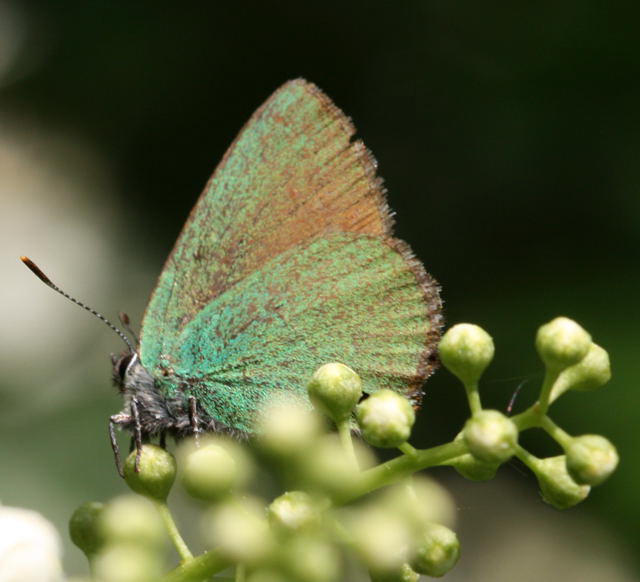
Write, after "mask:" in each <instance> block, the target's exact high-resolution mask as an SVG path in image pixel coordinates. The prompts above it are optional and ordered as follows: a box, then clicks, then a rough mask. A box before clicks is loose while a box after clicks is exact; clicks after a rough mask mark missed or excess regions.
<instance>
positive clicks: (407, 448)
mask: <svg viewBox="0 0 640 582" xmlns="http://www.w3.org/2000/svg"><path fill="white" fill-rule="evenodd" d="M398 449H399V450H400V451H402V452H403V453H404V454H405V455H409V456H410V457H413V455H415V454H416V453H417V452H418V449H416V448H415V447H414V446H411V445H410V444H409V443H402V444H401V445H399V446H398Z"/></svg>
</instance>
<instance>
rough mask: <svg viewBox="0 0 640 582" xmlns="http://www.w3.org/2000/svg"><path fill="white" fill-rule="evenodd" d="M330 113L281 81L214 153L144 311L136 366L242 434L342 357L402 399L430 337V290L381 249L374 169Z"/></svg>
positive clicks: (420, 376)
mask: <svg viewBox="0 0 640 582" xmlns="http://www.w3.org/2000/svg"><path fill="white" fill-rule="evenodd" d="M354 131H355V130H354V128H353V126H352V125H351V123H350V122H349V120H348V119H347V118H346V117H345V116H344V114H342V112H341V111H340V110H339V109H337V108H336V107H335V105H333V103H332V102H331V101H330V100H329V98H328V97H327V96H326V95H324V94H323V93H322V92H321V91H320V90H319V89H318V88H317V87H315V86H314V85H312V84H310V83H307V82H305V81H303V80H296V81H292V82H289V83H287V84H285V85H284V86H283V87H281V88H280V89H279V90H278V91H276V92H275V93H274V94H273V95H272V96H271V97H270V98H269V99H268V100H267V101H266V103H265V104H264V105H263V106H262V107H261V108H260V109H258V111H257V112H256V113H255V114H254V115H253V116H252V118H251V119H250V121H249V122H248V124H247V125H246V126H245V128H244V129H243V130H242V132H241V133H240V135H239V136H238V138H237V139H236V141H235V142H234V143H233V144H232V146H231V148H230V149H229V150H228V152H227V153H226V154H225V157H224V159H223V160H222V162H221V163H220V165H219V167H218V168H217V169H216V171H215V173H214V174H213V176H212V178H211V179H210V181H209V183H208V184H207V186H206V188H205V191H204V192H203V194H202V196H201V197H200V199H199V200H198V202H197V204H196V206H195V208H194V209H193V211H192V213H191V215H190V217H189V219H188V221H187V223H186V225H185V227H184V229H183V231H182V233H181V235H180V237H179V238H178V241H177V242H176V245H175V247H174V249H173V251H172V252H171V254H170V255H169V258H168V259H167V262H166V264H165V266H164V269H163V271H162V273H161V275H160V279H159V281H158V284H157V287H156V289H155V291H154V293H153V295H152V298H151V301H150V303H149V306H148V308H147V311H146V313H145V317H144V320H143V327H142V337H141V348H140V353H141V360H142V364H143V365H144V366H145V368H146V369H147V370H148V371H149V372H150V373H151V374H152V375H153V376H154V377H155V378H156V379H157V383H158V385H159V386H160V387H161V390H162V391H163V392H164V393H165V394H166V395H167V396H168V395H172V394H175V393H176V392H177V391H181V392H183V393H184V394H185V395H186V394H194V395H195V396H197V398H198V401H199V403H200V405H201V406H202V407H203V408H204V409H205V410H206V411H207V412H208V413H209V414H210V415H211V416H212V417H213V418H214V419H216V420H218V421H220V423H222V424H224V425H226V426H227V427H229V428H233V429H237V430H241V431H246V432H250V431H251V426H252V419H253V418H254V415H255V413H256V412H257V411H259V410H260V409H261V408H262V407H263V406H264V403H265V401H266V400H267V399H269V398H271V397H274V396H279V395H281V394H284V393H297V394H302V395H304V392H305V385H306V382H307V381H308V379H309V377H310V375H311V374H312V373H313V371H314V369H315V368H316V367H318V366H319V365H321V364H323V363H326V362H328V361H342V362H343V363H345V364H347V365H349V366H351V367H353V368H354V369H355V370H356V371H357V372H358V373H359V374H361V375H362V376H363V379H364V381H365V387H366V389H367V390H368V391H374V390H377V389H379V388H381V387H390V388H392V389H395V390H397V391H399V392H402V393H404V394H406V395H408V396H409V397H412V398H413V399H414V401H415V402H416V403H417V401H418V400H419V389H420V386H421V384H422V382H423V381H424V379H425V378H426V376H427V375H428V374H429V373H430V371H431V369H432V367H433V360H434V358H433V356H434V352H435V345H436V343H437V336H438V330H439V326H440V317H441V316H440V300H439V297H438V291H437V287H436V285H435V283H434V282H433V281H432V280H431V279H430V278H429V277H428V275H427V274H426V273H425V272H424V269H423V268H422V265H421V264H420V263H419V262H418V261H417V260H416V259H414V258H413V257H412V255H411V253H410V251H409V250H408V248H407V247H406V245H404V243H402V242H401V241H397V240H394V239H392V238H391V220H390V217H389V216H390V215H389V211H388V208H387V206H386V202H385V197H384V190H383V188H382V185H381V182H380V180H379V179H378V178H377V177H376V175H375V161H374V160H373V158H372V157H371V156H370V154H369V153H368V151H367V150H366V148H365V147H364V146H363V144H362V143H361V142H359V141H353V140H352V136H353V134H354Z"/></svg>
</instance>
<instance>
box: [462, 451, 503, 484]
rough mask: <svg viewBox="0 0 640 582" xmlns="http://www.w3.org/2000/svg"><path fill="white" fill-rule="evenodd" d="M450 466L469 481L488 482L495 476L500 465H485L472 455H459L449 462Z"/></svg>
mask: <svg viewBox="0 0 640 582" xmlns="http://www.w3.org/2000/svg"><path fill="white" fill-rule="evenodd" d="M451 466H452V467H453V468H454V469H455V470H456V471H457V472H458V474H459V475H461V476H462V477H464V478H465V479H468V480H469V481H490V480H491V479H493V478H494V477H495V476H496V472H497V470H498V467H499V466H500V463H486V462H485V461H480V460H479V459H476V458H475V457H474V456H473V455H460V456H459V457H456V458H455V459H453V461H451Z"/></svg>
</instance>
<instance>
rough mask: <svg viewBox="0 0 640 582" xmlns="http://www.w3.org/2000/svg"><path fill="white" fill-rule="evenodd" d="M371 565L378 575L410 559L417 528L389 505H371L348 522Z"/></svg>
mask: <svg viewBox="0 0 640 582" xmlns="http://www.w3.org/2000/svg"><path fill="white" fill-rule="evenodd" d="M345 525H346V527H347V531H348V532H349V533H350V534H351V536H352V538H353V541H354V547H355V549H356V551H357V552H358V554H359V555H360V558H361V559H362V561H363V562H364V563H365V565H366V566H367V568H369V570H371V571H372V572H375V573H376V574H378V575H382V574H390V573H393V572H397V571H398V570H399V569H400V568H401V567H402V565H403V564H405V563H406V562H407V559H408V557H409V556H408V552H409V547H410V544H411V540H412V534H413V528H412V527H411V524H409V523H407V520H405V519H403V517H402V516H400V515H397V514H395V513H394V512H393V511H390V509H389V508H387V507H383V506H382V507H380V506H376V505H374V504H367V506H365V507H361V508H359V509H357V510H353V512H352V513H351V514H350V515H348V516H347V520H346V522H345Z"/></svg>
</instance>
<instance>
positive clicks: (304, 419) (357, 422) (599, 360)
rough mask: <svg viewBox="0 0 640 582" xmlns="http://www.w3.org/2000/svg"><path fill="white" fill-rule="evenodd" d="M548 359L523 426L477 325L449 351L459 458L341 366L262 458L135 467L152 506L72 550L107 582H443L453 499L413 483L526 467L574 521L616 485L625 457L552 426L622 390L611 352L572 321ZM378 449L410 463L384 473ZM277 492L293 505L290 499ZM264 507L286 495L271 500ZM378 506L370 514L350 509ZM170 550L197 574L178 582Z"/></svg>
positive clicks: (201, 444)
mask: <svg viewBox="0 0 640 582" xmlns="http://www.w3.org/2000/svg"><path fill="white" fill-rule="evenodd" d="M536 348H537V350H538V352H539V354H540V356H541V358H542V360H543V362H544V364H545V367H546V368H547V376H546V379H545V383H544V385H543V387H542V388H541V394H540V398H539V401H538V402H537V403H535V404H534V405H532V406H531V407H530V408H529V409H527V410H525V412H523V413H521V414H518V415H516V416H514V417H509V416H508V415H506V414H504V413H502V412H500V411H498V410H490V409H485V408H483V407H482V405H481V402H480V394H479V387H478V383H479V380H480V378H481V376H482V374H483V373H484V372H485V370H486V368H487V367H488V365H489V364H490V362H491V361H492V359H493V356H494V351H495V349H494V344H493V340H492V338H491V337H490V336H489V335H488V334H487V333H486V332H485V331H484V330H483V329H481V328H480V327H478V326H475V325H470V324H461V325H456V326H454V327H452V328H451V329H450V330H449V331H448V332H447V333H446V334H445V335H444V336H443V338H442V341H441V343H440V358H441V360H442V362H443V364H444V365H445V367H447V368H448V369H449V370H450V371H451V372H452V373H453V374H454V375H456V376H457V377H458V378H459V380H460V381H461V382H462V383H463V385H464V387H465V390H466V393H467V397H468V400H469V406H470V409H471V415H470V418H469V419H468V420H467V422H466V423H465V424H464V426H463V428H462V430H461V431H460V433H459V434H458V436H457V437H456V438H455V439H454V440H453V441H452V442H451V443H447V444H445V445H441V446H440V447H434V448H433V449H423V450H417V449H415V448H414V447H412V446H411V445H410V444H409V443H408V440H409V438H410V437H411V432H412V429H413V425H414V422H415V409H414V406H413V403H412V402H411V401H410V400H409V399H408V398H407V397H405V396H404V395H403V394H402V393H400V392H397V391H393V390H387V389H379V390H377V391H372V392H368V391H367V390H368V388H369V387H368V386H367V385H366V383H365V384H363V382H362V381H361V379H360V377H359V376H358V374H357V373H356V372H355V371H354V370H352V369H351V368H349V367H347V366H346V365H344V364H341V363H329V364H326V365H324V366H322V367H320V368H319V369H318V370H317V371H316V372H315V374H314V375H313V376H312V378H311V379H310V382H309V385H308V397H309V398H308V400H304V399H299V400H295V401H287V402H283V401H273V402H272V403H271V405H270V406H265V407H263V410H262V413H261V416H260V417H259V418H258V419H257V423H256V435H255V438H254V439H252V440H251V441H250V442H249V443H247V444H241V443H239V442H238V441H234V440H231V439H229V438H225V437H222V436H219V435H218V436H214V435H206V436H201V437H200V439H199V440H198V441H197V442H196V441H194V440H186V441H184V442H183V443H181V444H180V445H179V447H178V453H177V459H178V460H177V461H176V458H175V457H174V456H173V455H172V454H171V453H170V452H168V451H167V450H165V449H164V448H161V447H159V446H156V445H151V444H145V445H143V446H142V448H141V450H140V451H133V452H132V453H131V454H130V455H129V456H128V458H127V459H126V461H125V463H124V478H125V481H126V483H127V484H128V486H129V487H130V488H131V489H132V490H133V491H134V492H135V493H137V494H139V495H137V496H135V495H134V496H124V497H121V498H117V499H115V500H113V501H111V502H109V503H107V504H100V503H88V504H84V505H82V506H81V507H80V508H78V510H77V511H76V512H75V513H74V515H73V516H72V518H71V521H70V533H71V538H72V540H73V541H74V543H75V544H76V545H77V546H78V547H79V548H80V549H82V550H83V552H84V553H85V554H86V555H87V557H88V558H89V560H90V562H91V564H92V572H93V573H94V578H93V579H94V580H95V581H96V582H151V581H152V580H153V581H157V580H163V576H165V578H164V579H166V580H167V581H168V580H174V579H175V580H181V581H183V582H189V581H191V580H193V581H196V580H203V579H205V578H206V579H210V578H212V576H214V575H215V574H216V573H217V572H219V571H222V570H224V569H226V568H228V567H229V566H235V567H236V568H238V569H239V570H238V575H237V578H238V579H244V580H246V581H247V582H274V581H283V582H290V581H296V582H331V581H333V580H340V579H344V577H345V572H344V571H343V569H344V565H345V560H344V555H345V554H348V555H350V556H351V560H350V561H351V562H353V561H354V560H355V561H356V562H359V563H360V565H361V567H362V569H363V570H366V571H367V572H368V573H369V575H370V578H371V580H372V582H417V581H418V579H419V577H420V575H426V576H431V577H440V576H443V575H444V574H446V573H447V572H448V571H449V570H450V569H451V568H453V567H454V565H455V564H456V562H457V561H458V559H459V557H460V543H459V541H458V538H457V536H456V534H455V532H454V531H453V529H452V526H453V518H454V516H455V513H456V511H455V504H454V502H453V500H452V499H451V497H450V495H449V494H448V493H447V491H446V490H444V489H443V488H442V487H441V486H439V485H438V484H437V483H435V482H434V481H432V480H430V479H427V478H426V477H421V476H413V477H411V479H409V476H410V474H411V473H414V472H417V471H419V470H420V469H422V468H427V467H430V466H434V465H444V464H448V465H451V466H453V467H454V468H455V469H456V470H457V472H458V473H460V474H461V475H462V476H464V477H465V478H467V479H470V480H474V481H484V480H488V479H491V478H493V476H494V475H495V473H496V471H497V470H498V468H499V467H500V465H501V464H503V463H504V462H505V461H507V460H508V459H510V458H512V457H513V456H517V457H518V458H520V459H521V460H522V461H523V462H525V463H526V464H527V466H528V467H529V468H531V470H532V471H533V472H534V473H535V474H536V477H537V479H538V482H539V487H540V491H541V493H542V496H543V499H544V500H545V501H547V502H548V503H550V504H552V505H553V506H554V507H557V508H561V509H564V508H567V507H571V506H572V505H575V504H576V503H579V502H580V501H582V500H583V499H584V498H585V497H586V496H587V495H588V493H589V491H590V488H591V487H592V486H595V485H598V484H600V483H602V482H603V481H604V480H605V479H606V478H607V477H608V476H609V475H610V474H611V473H612V472H613V471H614V470H615V467H616V465H617V462H618V455H617V452H616V450H615V448H614V446H613V445H612V444H611V443H610V442H609V441H608V440H606V439H605V438H604V437H601V436H599V435H589V434H587V435H582V436H578V437H571V436H570V435H567V434H566V433H565V432H564V431H562V429H560V428H559V427H557V426H556V425H555V424H554V423H553V422H552V421H551V419H550V418H549V417H548V416H547V410H546V409H547V408H548V406H549V405H550V404H551V403H552V402H553V401H554V399H555V398H557V397H559V396H560V395H561V394H563V393H564V392H566V391H567V390H583V391H585V390H593V389H595V388H597V387H599V386H601V385H603V384H604V383H606V381H607V380H608V379H609V376H610V370H609V360H608V356H607V354H606V352H605V351H604V350H603V349H602V348H600V347H599V346H597V345H596V344H594V343H593V342H592V341H591V337H590V335H589V334H588V333H587V332H586V331H584V330H583V329H582V328H581V327H580V326H579V325H578V324H577V323H575V322H573V321H571V320H569V319H567V318H557V319H555V320H553V321H552V322H550V323H548V324H546V325H545V326H542V327H541V328H540V330H539V332H538V336H537V339H536ZM309 402H310V403H311V404H312V407H310V406H309ZM311 408H313V410H311ZM331 424H333V425H334V427H333V428H335V429H337V430H332V427H331V426H330V425H331ZM529 428H542V429H544V430H545V431H547V432H548V433H549V434H550V435H551V436H552V437H553V438H555V439H556V440H557V441H558V443H559V444H560V445H561V446H562V448H563V453H564V454H562V455H559V456H555V457H551V458H547V459H538V458H536V457H535V456H533V455H531V454H530V453H528V451H526V450H525V449H524V448H522V446H521V445H520V444H519V443H518V437H519V433H520V431H521V430H526V429H529ZM354 435H360V436H361V437H362V439H358V438H354ZM365 442H366V443H367V444H369V445H371V446H372V447H377V448H383V449H392V448H398V449H400V451H401V453H402V454H401V455H400V456H399V457H397V458H396V459H393V460H392V461H389V462H387V463H385V464H384V465H378V464H377V460H376V458H375V455H374V453H373V450H372V449H371V448H370V447H367V446H366V445H365V444H364V443H365ZM267 474H269V478H267V479H264V476H265V475H267ZM262 480H265V481H267V482H268V484H267V487H266V489H265V488H262V489H261V488H260V484H261V483H260V482H261V481H262ZM176 481H177V482H178V483H179V484H180V485H181V488H182V489H183V491H184V492H185V493H186V494H187V495H188V496H189V497H191V498H192V499H193V500H194V502H197V503H198V504H200V507H201V508H202V512H201V519H200V521H201V523H200V529H201V542H204V544H205V546H206V547H207V548H209V550H208V551H207V552H206V553H204V554H201V555H200V556H196V557H195V558H194V557H193V556H192V554H191V552H190V550H189V549H188V547H187V544H186V543H185V542H184V540H183V539H182V537H181V536H180V533H179V532H178V528H177V526H176V524H175V522H174V521H173V518H172V516H171V514H170V512H169V509H168V505H167V498H168V496H169V494H170V492H171V491H172V489H173V487H174V483H175V482H176ZM276 483H277V484H280V485H282V489H281V490H280V491H279V492H278V493H276V494H274V493H273V489H274V486H275V485H276ZM387 485H390V486H389V487H386V488H385V486H387ZM378 489H380V491H378ZM256 491H262V492H263V493H262V494H263V495H264V491H272V493H271V494H270V495H269V496H268V497H269V499H268V500H267V499H263V498H261V497H259V496H258V495H257V494H256ZM365 495H366V499H365V500H363V502H362V503H358V504H351V503H350V502H351V501H355V500H358V499H360V498H362V497H364V496H365ZM169 541H171V542H173V544H174V546H175V548H176V550H177V551H178V553H179V555H180V558H181V564H180V566H178V568H177V569H176V570H174V571H173V572H172V573H169V574H168V575H167V572H166V567H165V563H164V558H163V554H164V552H165V550H166V546H167V544H168V542H169Z"/></svg>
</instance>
